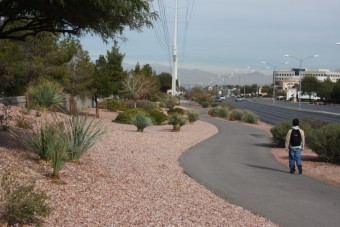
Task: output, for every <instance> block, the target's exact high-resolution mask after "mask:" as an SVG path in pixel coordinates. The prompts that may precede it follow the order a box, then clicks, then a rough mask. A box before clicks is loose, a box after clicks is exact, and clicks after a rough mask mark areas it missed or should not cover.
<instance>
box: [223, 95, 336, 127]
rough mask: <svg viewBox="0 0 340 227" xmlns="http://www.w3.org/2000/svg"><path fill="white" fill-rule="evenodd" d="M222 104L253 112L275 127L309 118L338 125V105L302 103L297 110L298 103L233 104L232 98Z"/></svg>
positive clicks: (249, 101)
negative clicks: (297, 119)
mask: <svg viewBox="0 0 340 227" xmlns="http://www.w3.org/2000/svg"><path fill="white" fill-rule="evenodd" d="M223 103H229V104H232V105H234V106H235V107H236V108H241V109H248V110H251V111H253V112H255V113H256V114H257V115H258V116H259V117H260V120H261V121H263V122H265V123H268V124H271V125H275V124H277V123H278V122H280V121H284V120H292V119H294V118H299V119H303V118H311V119H317V120H322V121H326V122H332V123H340V106H339V105H327V106H319V105H310V104H305V103H303V104H302V105H301V109H300V110H299V109H298V103H292V102H282V101H276V102H275V105H273V102H272V100H268V99H256V98H252V99H246V100H245V101H243V102H235V99H234V98H227V99H226V100H225V101H223V102H222V104H223Z"/></svg>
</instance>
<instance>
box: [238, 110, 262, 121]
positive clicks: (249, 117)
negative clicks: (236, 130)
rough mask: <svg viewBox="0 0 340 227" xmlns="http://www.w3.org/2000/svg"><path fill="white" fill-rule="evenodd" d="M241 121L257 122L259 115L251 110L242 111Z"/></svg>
mask: <svg viewBox="0 0 340 227" xmlns="http://www.w3.org/2000/svg"><path fill="white" fill-rule="evenodd" d="M242 121H243V122H245V123H249V124H257V123H258V121H259V117H258V116H257V115H256V114H255V113H253V112H251V111H244V113H243V116H242Z"/></svg>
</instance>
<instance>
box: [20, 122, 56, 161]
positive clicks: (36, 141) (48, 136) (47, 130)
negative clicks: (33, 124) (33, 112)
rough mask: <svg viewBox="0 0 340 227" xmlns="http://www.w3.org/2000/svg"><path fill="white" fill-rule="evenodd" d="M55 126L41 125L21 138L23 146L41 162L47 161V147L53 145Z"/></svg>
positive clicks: (53, 124) (52, 124)
mask: <svg viewBox="0 0 340 227" xmlns="http://www.w3.org/2000/svg"><path fill="white" fill-rule="evenodd" d="M56 128H57V124H55V123H51V124H46V123H41V126H40V128H36V129H33V130H32V131H31V133H29V134H28V135H27V136H26V137H23V138H21V139H22V142H23V144H24V146H25V147H26V148H27V149H29V150H31V151H33V152H34V153H36V154H37V155H39V157H40V158H41V159H43V160H49V159H50V157H49V154H48V145H49V144H50V143H53V142H51V141H53V140H54V139H55V136H56V134H57V130H56Z"/></svg>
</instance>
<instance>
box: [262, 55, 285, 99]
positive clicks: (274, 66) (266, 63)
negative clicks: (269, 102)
mask: <svg viewBox="0 0 340 227" xmlns="http://www.w3.org/2000/svg"><path fill="white" fill-rule="evenodd" d="M261 63H262V64H265V65H270V66H271V67H273V105H275V74H274V72H275V69H276V67H278V66H280V65H287V64H288V63H289V62H282V63H280V64H277V65H272V64H270V63H268V62H265V61H263V62H261Z"/></svg>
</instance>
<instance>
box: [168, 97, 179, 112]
mask: <svg viewBox="0 0 340 227" xmlns="http://www.w3.org/2000/svg"><path fill="white" fill-rule="evenodd" d="M165 105H166V108H169V109H173V108H174V107H175V106H176V105H179V98H178V97H175V96H168V97H167V99H166V101H165Z"/></svg>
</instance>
